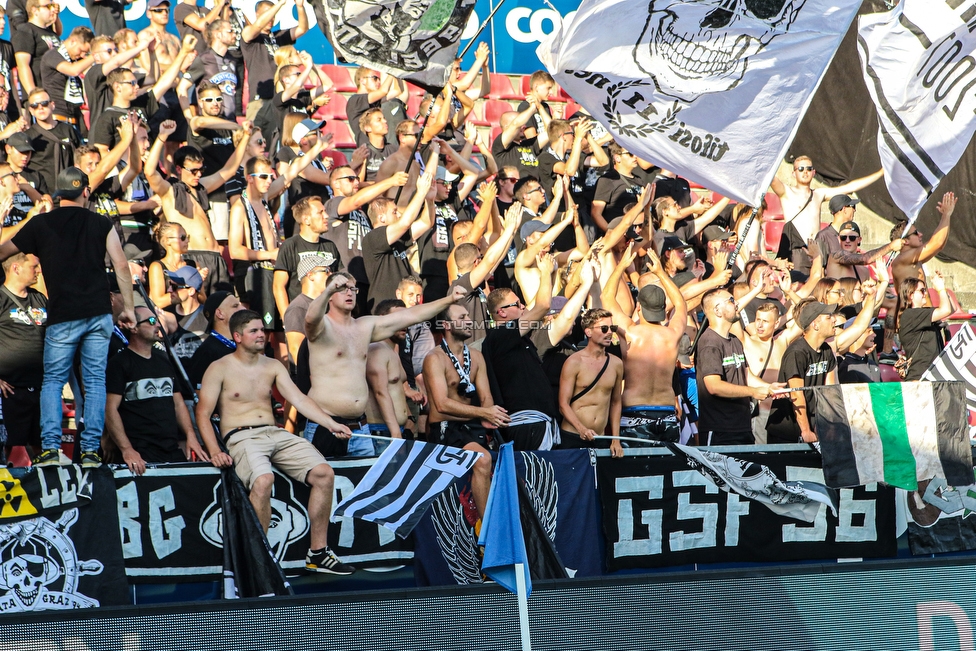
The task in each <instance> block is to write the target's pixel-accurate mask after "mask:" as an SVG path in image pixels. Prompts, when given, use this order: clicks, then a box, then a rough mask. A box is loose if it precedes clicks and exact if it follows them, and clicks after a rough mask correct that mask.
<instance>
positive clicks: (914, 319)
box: [898, 307, 942, 380]
mask: <svg viewBox="0 0 976 651" xmlns="http://www.w3.org/2000/svg"><path fill="white" fill-rule="evenodd" d="M933 312H935V308H934V307H910V308H908V309H907V310H905V311H904V312H902V315H901V318H899V319H898V338H899V339H900V340H901V347H902V350H904V351H905V356H906V357H910V358H911V360H912V364H911V366H910V367H909V368H908V375H907V376H905V379H906V380H920V379H922V375H923V374H924V373H925V371H927V370H928V369H929V366H931V365H932V362H933V361H935V358H936V357H938V356H939V353H940V352H941V351H942V342H941V341H940V335H941V331H942V328H941V326H939V325H937V324H935V323H932V313H933Z"/></svg>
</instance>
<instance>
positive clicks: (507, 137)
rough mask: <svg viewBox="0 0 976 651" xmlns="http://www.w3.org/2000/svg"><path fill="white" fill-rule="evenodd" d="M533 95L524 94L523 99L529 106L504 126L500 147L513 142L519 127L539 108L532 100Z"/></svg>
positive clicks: (506, 147)
mask: <svg viewBox="0 0 976 651" xmlns="http://www.w3.org/2000/svg"><path fill="white" fill-rule="evenodd" d="M534 97H535V96H534V95H533V94H532V93H531V92H529V93H528V94H526V96H525V101H527V102H528V103H529V107H528V108H527V109H525V110H524V111H522V112H521V113H519V114H518V115H517V116H515V118H514V119H513V120H512V121H511V122H510V123H509V125H508V126H507V127H505V129H504V131H502V147H504V148H505V149H508V148H509V147H510V146H511V145H512V143H513V142H515V138H516V137H518V135H519V131H520V130H521V128H522V127H524V126H525V125H526V124H528V122H529V120H531V119H532V116H533V115H535V114H536V111H538V110H539V105H538V104H537V103H536V102H534V101H533V99H534Z"/></svg>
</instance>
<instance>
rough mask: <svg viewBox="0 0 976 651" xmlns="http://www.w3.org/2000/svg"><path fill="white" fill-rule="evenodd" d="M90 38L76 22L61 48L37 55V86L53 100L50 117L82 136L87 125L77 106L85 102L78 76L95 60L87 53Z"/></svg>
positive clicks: (85, 133)
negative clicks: (38, 78) (65, 124)
mask: <svg viewBox="0 0 976 651" xmlns="http://www.w3.org/2000/svg"><path fill="white" fill-rule="evenodd" d="M93 38H95V35H94V34H92V31H91V30H90V29H88V28H87V27H85V26H84V25H79V26H78V27H75V28H74V29H73V30H71V34H70V35H69V36H68V38H66V39H64V42H63V43H61V47H59V48H57V49H53V50H48V51H47V52H45V53H44V55H43V56H42V57H41V83H40V86H42V87H43V88H46V89H47V90H48V92H49V93H50V94H51V98H52V99H53V100H54V119H55V120H57V121H58V122H66V123H68V124H70V125H71V126H72V127H74V128H75V129H77V130H78V132H79V133H80V134H81V137H82V138H84V137H86V136H87V135H88V126H87V125H86V124H85V119H84V117H83V116H82V114H81V105H82V104H84V103H85V94H84V90H83V88H82V85H81V75H83V74H85V72H87V70H88V69H89V68H90V67H91V65H92V63H94V62H95V60H94V59H93V58H92V56H91V54H90V51H91V41H92V39H93Z"/></svg>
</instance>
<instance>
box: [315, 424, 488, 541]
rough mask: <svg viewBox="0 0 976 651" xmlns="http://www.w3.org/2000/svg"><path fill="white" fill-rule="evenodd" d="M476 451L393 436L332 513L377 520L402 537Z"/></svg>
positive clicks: (471, 463) (334, 517) (470, 462)
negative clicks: (394, 437) (383, 450)
mask: <svg viewBox="0 0 976 651" xmlns="http://www.w3.org/2000/svg"><path fill="white" fill-rule="evenodd" d="M480 456H481V453H480V452H475V451H473V450H462V449H460V448H450V447H447V446H446V445H435V444H434V443H423V442H421V441H406V440H404V439H392V440H391V442H390V446H389V447H388V448H387V449H386V451H385V452H383V454H382V455H381V456H380V458H379V459H377V460H376V464H375V465H374V466H373V467H372V468H370V469H369V472H367V473H366V476H365V477H363V480H362V481H361V482H359V485H357V486H356V490H354V491H353V492H352V494H350V495H349V497H347V498H346V499H344V500H342V503H341V504H339V506H337V507H336V509H335V511H334V512H333V513H332V521H333V522H338V520H339V518H340V517H343V516H345V517H350V518H359V519H361V520H368V521H370V522H375V523H377V524H381V525H383V526H384V527H386V528H387V529H389V530H390V531H392V532H394V533H395V534H396V535H398V536H400V537H401V538H406V537H407V536H408V535H410V532H411V531H412V530H413V528H414V526H416V524H417V522H418V521H419V520H420V516H422V515H423V514H424V511H426V510H427V507H428V506H429V505H430V503H431V502H433V501H434V500H435V499H436V498H437V496H438V495H440V494H441V493H442V492H444V491H445V490H447V489H448V488H450V486H451V484H453V483H454V482H455V481H456V480H457V479H458V478H459V477H463V476H464V475H465V473H467V472H468V471H469V470H471V468H473V467H474V464H475V462H476V461H477V460H478V458H479V457H480Z"/></svg>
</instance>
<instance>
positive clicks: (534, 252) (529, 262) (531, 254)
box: [515, 200, 574, 309]
mask: <svg viewBox="0 0 976 651" xmlns="http://www.w3.org/2000/svg"><path fill="white" fill-rule="evenodd" d="M553 203H556V202H555V200H553ZM573 215H574V212H573V211H571V210H567V211H566V213H565V214H564V216H563V218H562V220H561V221H559V222H558V223H556V224H554V225H553V226H549V225H547V224H546V223H545V222H544V221H541V220H538V219H531V220H529V221H527V222H525V223H524V224H522V227H521V228H520V230H519V235H521V236H522V239H523V240H525V248H524V249H522V250H521V251H520V252H519V254H518V255H517V256H516V257H515V279H516V280H518V284H519V287H520V288H521V290H522V296H523V297H525V303H526V306H527V307H528V308H529V309H531V308H532V306H533V305H534V304H535V298H536V294H538V293H539V287H540V283H541V278H540V275H539V274H540V271H539V265H538V264H537V263H536V260H537V259H538V257H539V256H540V255H542V254H545V253H546V252H548V251H549V248H550V247H551V246H552V243H553V242H555V241H556V238H557V237H559V234H560V233H562V232H563V231H564V230H566V227H567V226H570V225H571V224H572V223H573ZM565 257H568V256H565ZM557 262H558V263H559V264H562V263H563V260H557Z"/></svg>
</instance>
